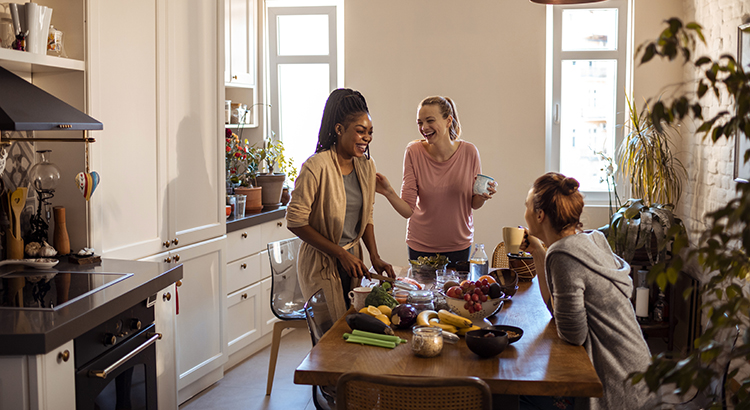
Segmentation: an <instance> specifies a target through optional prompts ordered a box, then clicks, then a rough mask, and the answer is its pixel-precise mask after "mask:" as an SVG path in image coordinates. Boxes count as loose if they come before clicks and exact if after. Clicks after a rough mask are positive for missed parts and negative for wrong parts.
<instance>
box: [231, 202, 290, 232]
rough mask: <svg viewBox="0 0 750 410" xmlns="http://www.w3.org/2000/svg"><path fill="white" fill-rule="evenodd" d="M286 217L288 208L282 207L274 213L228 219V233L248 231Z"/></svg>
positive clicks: (267, 212) (268, 212)
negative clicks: (253, 227) (250, 228)
mask: <svg viewBox="0 0 750 410" xmlns="http://www.w3.org/2000/svg"><path fill="white" fill-rule="evenodd" d="M284 216H286V207H285V206H282V207H280V208H278V209H274V210H273V211H266V212H260V213H257V214H252V215H246V216H245V217H244V218H241V219H227V233H230V232H234V231H239V230H240V229H247V228H249V227H251V226H255V225H260V224H262V223H264V222H269V221H275V220H277V219H281V218H284Z"/></svg>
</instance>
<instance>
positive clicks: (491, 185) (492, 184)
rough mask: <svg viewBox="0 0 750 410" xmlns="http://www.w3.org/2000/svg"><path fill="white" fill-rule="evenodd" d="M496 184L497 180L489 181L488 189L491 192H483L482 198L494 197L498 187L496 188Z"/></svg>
mask: <svg viewBox="0 0 750 410" xmlns="http://www.w3.org/2000/svg"><path fill="white" fill-rule="evenodd" d="M496 186H497V182H496V181H490V182H488V183H487V191H489V192H487V193H484V194H482V198H484V200H485V201H486V200H488V199H492V195H495V194H496V193H497V189H495V187H496Z"/></svg>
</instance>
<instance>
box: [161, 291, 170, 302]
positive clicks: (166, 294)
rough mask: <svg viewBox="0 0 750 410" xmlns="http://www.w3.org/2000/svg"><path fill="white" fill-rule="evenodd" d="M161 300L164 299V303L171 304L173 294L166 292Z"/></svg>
mask: <svg viewBox="0 0 750 410" xmlns="http://www.w3.org/2000/svg"><path fill="white" fill-rule="evenodd" d="M161 298H162V300H163V301H165V302H169V301H170V300H172V294H171V293H169V292H165V293H164V294H163V295H162V297H161Z"/></svg>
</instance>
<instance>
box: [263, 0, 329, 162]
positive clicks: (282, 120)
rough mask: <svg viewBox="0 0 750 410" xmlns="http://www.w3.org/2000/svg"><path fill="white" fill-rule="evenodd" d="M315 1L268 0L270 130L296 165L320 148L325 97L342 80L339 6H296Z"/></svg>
mask: <svg viewBox="0 0 750 410" xmlns="http://www.w3.org/2000/svg"><path fill="white" fill-rule="evenodd" d="M310 3H313V2H310V1H308V2H305V3H300V2H299V1H288V0H275V1H270V0H269V1H268V2H267V15H268V42H269V47H268V49H269V66H270V69H269V83H270V87H269V88H270V90H269V93H270V102H271V109H270V111H271V129H272V130H273V131H274V132H275V133H276V136H277V137H278V138H279V139H280V140H282V141H284V148H285V151H286V152H285V154H286V155H287V156H288V157H291V158H293V159H294V166H295V167H296V168H297V169H299V168H300V167H301V166H302V163H303V162H304V161H305V160H306V159H307V158H308V157H309V156H310V155H312V154H313V153H314V152H315V145H316V143H317V141H318V130H319V128H320V119H321V117H322V115H323V108H324V107H325V102H326V99H327V98H328V95H329V94H330V92H331V91H332V90H333V89H335V88H337V87H338V86H339V84H340V83H342V82H343V81H342V80H343V79H342V78H341V76H340V75H339V72H340V64H339V62H340V56H339V52H338V51H339V39H338V34H337V33H338V32H339V31H340V27H338V26H337V18H338V17H339V16H337V12H338V13H340V6H337V5H335V3H336V2H334V5H330V4H331V2H330V1H329V2H325V3H324V4H327V5H317V6H313V7H297V6H298V5H299V4H306V5H307V4H310Z"/></svg>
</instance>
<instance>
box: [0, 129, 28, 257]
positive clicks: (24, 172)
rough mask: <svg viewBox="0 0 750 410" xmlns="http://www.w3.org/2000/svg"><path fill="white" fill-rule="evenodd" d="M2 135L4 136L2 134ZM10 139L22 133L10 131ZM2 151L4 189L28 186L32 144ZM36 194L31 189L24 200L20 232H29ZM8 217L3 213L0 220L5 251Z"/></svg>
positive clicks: (14, 145)
mask: <svg viewBox="0 0 750 410" xmlns="http://www.w3.org/2000/svg"><path fill="white" fill-rule="evenodd" d="M4 135H6V134H5V133H4ZM9 136H11V137H24V132H22V131H11V132H10V135H9ZM4 149H6V150H8V158H7V159H6V164H5V170H4V171H3V173H2V181H3V186H4V189H5V190H7V191H9V192H12V191H14V190H15V189H16V188H18V187H22V186H26V187H28V186H29V179H28V173H29V169H30V168H31V167H32V166H33V165H34V161H35V160H36V159H35V148H34V144H32V143H30V142H21V141H14V142H13V143H12V144H11V145H10V146H6V147H5V148H4ZM35 197H36V193H35V192H34V190H33V189H29V194H28V197H27V199H26V207H25V208H24V210H23V214H22V216H21V232H28V231H29V218H30V217H31V215H33V213H34V212H36V201H35ZM8 226H9V222H8V215H7V214H6V213H5V212H3V213H2V217H1V219H0V227H2V233H1V234H0V237H1V238H2V241H0V250H3V252H2V254H4V249H5V231H6V229H8Z"/></svg>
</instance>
